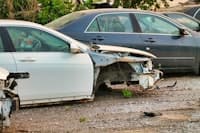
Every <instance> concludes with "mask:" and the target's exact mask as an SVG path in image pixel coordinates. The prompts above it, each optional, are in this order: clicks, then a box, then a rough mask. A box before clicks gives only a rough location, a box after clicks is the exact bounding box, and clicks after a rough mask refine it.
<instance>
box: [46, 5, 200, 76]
mask: <svg viewBox="0 0 200 133" xmlns="http://www.w3.org/2000/svg"><path fill="white" fill-rule="evenodd" d="M46 26H48V27H50V28H53V29H56V30H58V31H59V32H62V33H64V34H65V35H69V36H71V37H73V38H75V39H77V40H79V41H82V42H84V43H87V44H93V43H94V44H102V45H116V46H124V47H129V48H136V49H140V50H145V51H149V52H151V53H153V54H154V55H156V56H157V57H158V58H156V59H155V60H153V63H154V66H155V67H156V68H159V69H162V70H164V72H195V73H198V72H199V64H200V60H199V59H200V55H199V53H200V52H199V50H200V44H199V42H200V37H199V35H198V34H197V33H196V32H193V31H191V30H189V29H187V28H186V27H185V26H183V25H181V24H179V23H176V22H174V21H173V20H172V19H170V18H167V17H166V16H164V15H160V14H157V13H154V12H149V11H141V10H134V9H98V10H95V9H94V10H86V11H79V12H74V13H71V14H68V15H65V16H63V17H61V18H58V19H56V20H54V21H52V22H50V23H49V24H47V25H46Z"/></svg>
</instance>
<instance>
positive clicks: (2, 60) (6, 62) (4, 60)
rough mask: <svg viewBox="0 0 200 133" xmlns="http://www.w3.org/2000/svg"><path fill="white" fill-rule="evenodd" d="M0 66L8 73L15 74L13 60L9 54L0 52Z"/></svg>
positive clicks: (15, 68)
mask: <svg viewBox="0 0 200 133" xmlns="http://www.w3.org/2000/svg"><path fill="white" fill-rule="evenodd" d="M0 66H1V67H2V68H6V69H7V70H8V71H9V72H16V70H17V67H16V63H15V60H14V58H13V56H12V54H11V53H10V52H0Z"/></svg>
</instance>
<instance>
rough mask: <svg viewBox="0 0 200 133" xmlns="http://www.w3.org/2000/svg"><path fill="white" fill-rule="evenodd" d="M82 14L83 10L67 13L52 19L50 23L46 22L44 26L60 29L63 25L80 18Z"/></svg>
mask: <svg viewBox="0 0 200 133" xmlns="http://www.w3.org/2000/svg"><path fill="white" fill-rule="evenodd" d="M84 14H85V13H84V12H73V13H70V14H67V15H65V16H62V17H60V18H58V19H56V20H53V21H51V22H50V23H48V24H46V25H45V26H47V27H49V28H52V29H60V28H61V27H63V26H64V25H66V24H68V23H70V22H72V21H74V20H76V19H78V18H80V17H81V16H82V15H84Z"/></svg>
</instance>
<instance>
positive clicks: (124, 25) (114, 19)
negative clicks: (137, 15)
mask: <svg viewBox="0 0 200 133" xmlns="http://www.w3.org/2000/svg"><path fill="white" fill-rule="evenodd" d="M87 31H88V32H133V27H132V24H131V20H130V17H129V14H106V15H101V16H98V17H97V18H96V19H95V20H94V21H93V22H92V23H91V25H90V26H89V28H88V29H87Z"/></svg>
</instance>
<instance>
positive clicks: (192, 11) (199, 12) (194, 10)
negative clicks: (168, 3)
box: [184, 6, 200, 20]
mask: <svg viewBox="0 0 200 133" xmlns="http://www.w3.org/2000/svg"><path fill="white" fill-rule="evenodd" d="M184 12H185V13H186V14H188V15H190V16H192V17H194V18H196V19H198V20H200V6H195V7H191V8H188V9H186V10H185V11H184Z"/></svg>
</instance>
